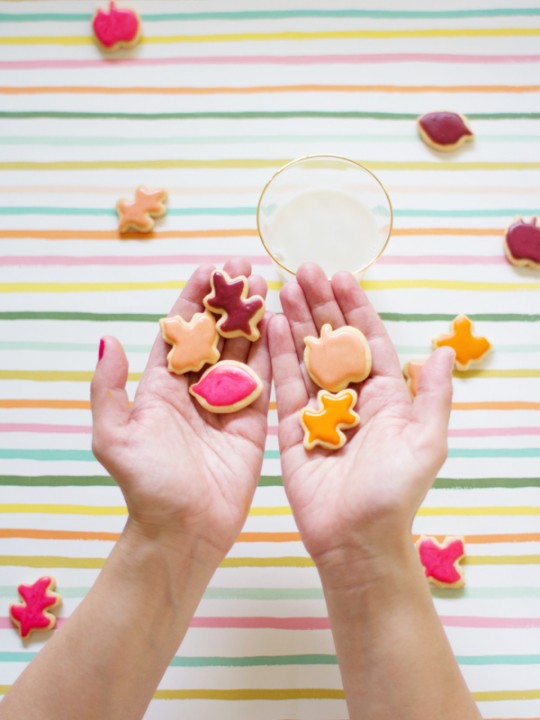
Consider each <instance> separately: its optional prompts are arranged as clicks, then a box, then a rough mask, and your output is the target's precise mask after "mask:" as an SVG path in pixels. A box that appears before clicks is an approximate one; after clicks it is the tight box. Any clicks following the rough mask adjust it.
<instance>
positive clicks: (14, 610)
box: [9, 575, 62, 638]
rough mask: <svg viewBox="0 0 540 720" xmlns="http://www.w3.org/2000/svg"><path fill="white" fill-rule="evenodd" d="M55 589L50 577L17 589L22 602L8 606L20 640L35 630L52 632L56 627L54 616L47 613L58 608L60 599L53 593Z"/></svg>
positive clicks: (54, 583) (53, 580)
mask: <svg viewBox="0 0 540 720" xmlns="http://www.w3.org/2000/svg"><path fill="white" fill-rule="evenodd" d="M55 588H56V581H55V579H54V578H53V577H51V576H50V575H48V576H44V577H41V578H39V580H36V582H35V583H33V584H32V585H19V587H18V588H17V590H18V593H19V595H20V596H21V599H22V601H23V602H22V603H13V604H12V605H10V608H9V615H10V617H11V620H12V621H13V624H14V625H16V626H17V628H18V630H19V633H20V635H21V637H22V638H27V637H28V636H29V635H30V633H32V632H34V631H35V630H41V631H45V630H52V629H53V628H54V626H55V625H56V616H55V615H53V614H52V613H51V612H49V611H50V610H52V609H53V608H55V607H58V605H60V603H61V602H62V598H61V596H60V595H59V594H58V593H55V592H53V591H54V589H55Z"/></svg>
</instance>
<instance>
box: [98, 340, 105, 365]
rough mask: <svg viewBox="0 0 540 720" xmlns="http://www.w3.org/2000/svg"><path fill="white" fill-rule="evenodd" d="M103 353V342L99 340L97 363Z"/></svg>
mask: <svg viewBox="0 0 540 720" xmlns="http://www.w3.org/2000/svg"><path fill="white" fill-rule="evenodd" d="M104 353H105V340H104V339H103V338H101V340H100V341H99V350H98V362H99V361H100V360H101V358H102V357H103V354H104Z"/></svg>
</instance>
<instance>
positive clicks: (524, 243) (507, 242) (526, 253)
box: [504, 217, 540, 270]
mask: <svg viewBox="0 0 540 720" xmlns="http://www.w3.org/2000/svg"><path fill="white" fill-rule="evenodd" d="M537 222H538V219H537V218H536V217H532V218H531V222H528V223H527V222H525V221H524V220H521V219H520V220H517V221H516V222H515V223H513V224H512V225H510V227H509V228H508V230H507V231H506V235H505V237H504V252H505V255H506V257H507V258H508V261H509V262H511V263H512V265H517V267H532V268H534V269H535V270H540V227H538V225H537Z"/></svg>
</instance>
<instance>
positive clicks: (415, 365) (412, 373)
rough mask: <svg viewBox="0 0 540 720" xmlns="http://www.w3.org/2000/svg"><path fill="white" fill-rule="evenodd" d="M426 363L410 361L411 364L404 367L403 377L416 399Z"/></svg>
mask: <svg viewBox="0 0 540 720" xmlns="http://www.w3.org/2000/svg"><path fill="white" fill-rule="evenodd" d="M425 362H426V361H425V360H409V362H407V363H405V365H404V366H403V375H404V376H405V380H406V381H407V387H408V388H409V390H410V391H411V395H413V396H414V397H416V393H417V392H418V383H419V382H420V373H421V372H422V368H423V367H424V365H425Z"/></svg>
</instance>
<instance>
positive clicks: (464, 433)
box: [448, 427, 540, 437]
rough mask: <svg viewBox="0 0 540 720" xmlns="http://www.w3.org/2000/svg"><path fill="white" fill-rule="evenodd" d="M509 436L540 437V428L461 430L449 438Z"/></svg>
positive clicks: (450, 433)
mask: <svg viewBox="0 0 540 720" xmlns="http://www.w3.org/2000/svg"><path fill="white" fill-rule="evenodd" d="M507 435H540V428H538V427H511V428H460V429H459V430H458V429H456V430H449V431H448V437H505V436H507Z"/></svg>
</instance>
